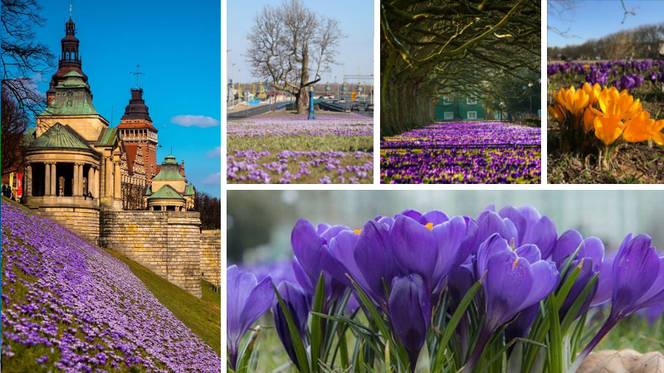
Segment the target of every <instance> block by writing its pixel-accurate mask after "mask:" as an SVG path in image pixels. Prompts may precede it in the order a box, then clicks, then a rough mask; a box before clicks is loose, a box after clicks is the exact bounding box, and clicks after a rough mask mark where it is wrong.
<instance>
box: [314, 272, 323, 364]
mask: <svg viewBox="0 0 664 373" xmlns="http://www.w3.org/2000/svg"><path fill="white" fill-rule="evenodd" d="M324 302H325V280H324V279H323V272H321V273H320V277H319V278H318V285H317V286H316V295H315V296H314V307H313V312H312V316H311V371H312V373H318V372H320V368H319V366H318V363H319V360H320V352H321V346H322V338H323V321H322V319H321V317H320V316H319V314H320V313H322V312H323V303H324Z"/></svg>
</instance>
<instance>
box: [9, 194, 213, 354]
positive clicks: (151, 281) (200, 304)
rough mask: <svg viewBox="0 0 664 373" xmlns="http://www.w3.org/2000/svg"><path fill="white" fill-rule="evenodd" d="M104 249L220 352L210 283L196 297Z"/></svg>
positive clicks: (125, 258)
mask: <svg viewBox="0 0 664 373" xmlns="http://www.w3.org/2000/svg"><path fill="white" fill-rule="evenodd" d="M2 203H10V204H12V205H14V206H18V207H20V208H22V209H24V210H26V211H27V212H28V213H29V214H31V213H33V212H32V211H30V209H28V208H26V207H25V206H23V205H21V204H19V203H16V202H14V201H12V200H9V199H7V198H5V197H2ZM104 250H105V251H106V252H108V253H110V254H112V255H113V256H115V257H116V258H118V259H120V260H121V261H123V262H125V263H126V264H127V265H128V266H129V268H130V269H131V271H132V273H134V275H136V277H138V278H139V280H141V281H142V282H143V283H144V284H145V286H146V287H147V288H148V290H150V291H151V292H152V294H154V296H155V297H156V298H157V299H158V300H159V302H160V303H161V304H163V305H164V306H166V308H168V309H169V310H170V311H171V312H173V314H174V315H175V317H177V318H178V319H179V320H180V321H182V323H183V324H185V325H186V326H187V327H188V328H189V329H191V331H192V332H194V334H196V335H197V336H198V337H199V338H201V339H202V340H203V341H204V342H205V343H207V344H208V345H209V346H210V347H212V349H214V350H215V351H216V352H217V353H218V354H220V355H221V293H215V292H213V291H212V290H211V284H210V283H208V282H207V281H201V287H202V290H203V297H202V298H201V299H198V298H196V297H195V296H193V295H191V294H189V293H187V292H186V291H184V290H182V289H180V288H179V287H177V286H175V285H173V284H171V283H170V282H168V281H166V280H164V279H163V278H161V277H159V276H158V275H156V274H155V273H153V272H152V271H150V270H149V269H147V268H145V267H143V266H142V265H140V264H138V263H136V262H134V261H133V260H131V259H129V258H127V257H126V256H125V255H123V254H120V253H118V252H117V251H114V250H108V249H104Z"/></svg>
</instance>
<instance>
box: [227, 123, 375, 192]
mask: <svg viewBox="0 0 664 373" xmlns="http://www.w3.org/2000/svg"><path fill="white" fill-rule="evenodd" d="M227 161H228V163H227V164H228V169H227V180H228V182H229V183H281V184H290V183H298V184H316V183H322V184H331V183H342V184H343V183H347V184H359V183H372V182H373V120H372V119H370V118H367V117H364V116H361V115H358V114H345V113H334V114H332V113H317V114H316V120H307V119H306V115H304V116H303V115H296V114H289V113H278V114H276V115H275V114H268V115H264V116H259V117H254V118H249V119H247V120H245V121H238V122H229V123H228V156H227Z"/></svg>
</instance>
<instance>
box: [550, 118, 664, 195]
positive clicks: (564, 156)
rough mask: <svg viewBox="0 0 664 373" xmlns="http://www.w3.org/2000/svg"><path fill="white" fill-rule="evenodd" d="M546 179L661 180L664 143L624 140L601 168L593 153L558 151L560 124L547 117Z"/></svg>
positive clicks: (594, 181) (576, 181)
mask: <svg viewBox="0 0 664 373" xmlns="http://www.w3.org/2000/svg"><path fill="white" fill-rule="evenodd" d="M547 129H548V131H547V132H548V133H547V141H548V157H547V183H549V184H664V147H662V146H659V145H657V144H655V143H653V144H652V146H649V145H648V143H647V142H641V143H625V144H622V145H620V147H619V148H618V149H617V150H616V155H615V157H614V158H613V162H612V163H613V165H612V167H609V169H606V168H604V169H602V168H601V167H600V166H599V164H600V162H598V159H597V155H596V154H590V155H588V156H583V155H580V154H575V153H562V152H561V151H560V127H559V126H558V123H557V122H556V121H555V120H552V119H549V121H548V128H547Z"/></svg>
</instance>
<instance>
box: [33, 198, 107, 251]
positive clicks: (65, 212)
mask: <svg viewBox="0 0 664 373" xmlns="http://www.w3.org/2000/svg"><path fill="white" fill-rule="evenodd" d="M35 211H36V212H37V213H38V214H39V215H41V216H43V217H45V218H47V219H49V220H51V221H54V222H56V223H58V224H60V225H62V226H63V227H65V228H67V229H69V230H70V231H72V232H74V233H76V234H77V235H79V236H81V237H83V238H84V239H85V240H87V241H88V242H91V243H97V238H98V237H99V210H96V209H92V208H81V207H42V208H39V209H36V210H35Z"/></svg>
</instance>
